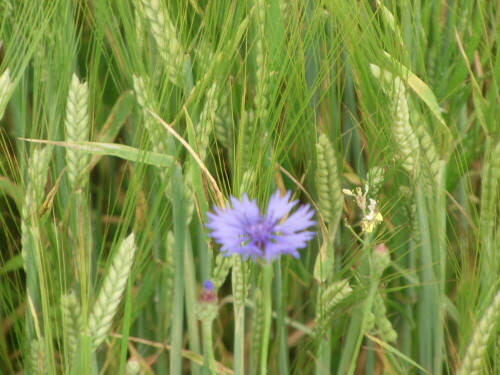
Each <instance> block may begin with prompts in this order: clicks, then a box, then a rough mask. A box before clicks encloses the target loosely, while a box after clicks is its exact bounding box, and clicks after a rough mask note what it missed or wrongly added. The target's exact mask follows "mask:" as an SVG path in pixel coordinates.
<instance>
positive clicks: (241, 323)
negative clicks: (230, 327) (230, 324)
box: [233, 303, 245, 375]
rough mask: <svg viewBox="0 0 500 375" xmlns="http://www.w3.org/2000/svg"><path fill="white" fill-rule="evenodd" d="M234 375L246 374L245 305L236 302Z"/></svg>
mask: <svg viewBox="0 0 500 375" xmlns="http://www.w3.org/2000/svg"><path fill="white" fill-rule="evenodd" d="M233 367H234V375H244V374H245V306H244V305H240V304H238V303H235V304H234V366H233Z"/></svg>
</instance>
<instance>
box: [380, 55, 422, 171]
mask: <svg viewBox="0 0 500 375" xmlns="http://www.w3.org/2000/svg"><path fill="white" fill-rule="evenodd" d="M370 70H371V72H372V74H373V76H374V77H375V78H377V79H378V80H379V84H380V88H381V89H382V91H383V92H384V93H385V94H386V95H387V96H388V97H389V101H390V109H391V112H392V116H393V124H392V125H393V126H392V131H393V137H394V142H395V143H396V145H397V147H398V152H399V156H400V158H401V164H402V166H403V168H404V169H406V171H407V172H408V173H409V174H410V175H414V174H416V172H417V170H416V167H417V160H418V155H419V154H420V145H419V142H418V138H417V135H416V134H415V131H414V130H413V128H412V126H411V124H410V110H409V107H408V100H407V98H406V88H405V85H404V83H403V81H402V80H401V78H399V77H397V76H393V75H392V74H391V73H390V72H388V71H387V70H382V69H380V67H378V66H377V65H373V64H370Z"/></svg>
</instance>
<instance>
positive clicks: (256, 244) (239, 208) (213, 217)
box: [206, 190, 315, 262]
mask: <svg viewBox="0 0 500 375" xmlns="http://www.w3.org/2000/svg"><path fill="white" fill-rule="evenodd" d="M289 199H290V192H287V193H286V195H285V196H283V197H280V193H279V190H277V191H276V193H274V194H273V195H272V196H271V198H270V199H269V203H268V205H267V211H266V212H265V213H261V212H260V210H259V207H258V206H257V203H256V200H255V199H254V200H252V201H251V200H249V199H248V196H247V195H246V194H243V198H242V199H241V200H237V199H236V198H234V197H231V204H232V207H231V208H229V207H227V208H224V209H219V208H217V207H215V208H214V210H215V213H211V212H209V213H207V216H208V219H209V222H208V224H207V225H206V226H207V228H209V229H211V230H212V233H210V236H211V237H213V238H214V239H215V241H216V242H217V243H219V244H220V245H222V247H221V251H222V252H224V253H225V255H233V254H239V255H241V256H242V257H243V258H244V259H246V258H248V257H251V258H252V259H253V260H254V261H255V260H256V259H257V258H265V259H266V260H267V261H268V262H269V261H270V260H272V259H274V258H278V257H279V256H280V255H281V254H291V255H292V256H294V257H295V258H298V257H299V253H298V251H297V250H298V249H302V248H304V247H306V242H307V241H309V240H310V239H311V238H313V237H314V235H315V232H310V231H306V230H305V229H307V228H308V227H310V226H311V225H313V224H315V222H314V221H312V220H311V218H312V217H313V215H314V210H312V209H309V205H303V206H300V207H299V208H298V209H297V211H295V212H294V213H293V214H291V215H290V216H288V218H286V219H285V220H283V218H284V217H285V216H286V215H288V213H289V212H290V210H291V209H292V208H293V207H294V206H295V205H296V204H297V202H298V201H296V200H295V201H293V202H289Z"/></svg>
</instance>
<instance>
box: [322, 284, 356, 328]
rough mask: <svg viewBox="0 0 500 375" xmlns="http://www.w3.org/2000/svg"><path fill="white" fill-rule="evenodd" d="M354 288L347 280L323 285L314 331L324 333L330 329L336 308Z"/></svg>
mask: <svg viewBox="0 0 500 375" xmlns="http://www.w3.org/2000/svg"><path fill="white" fill-rule="evenodd" d="M351 292H352V288H351V287H350V285H349V282H348V281H347V280H341V281H337V282H334V283H332V284H330V285H328V286H325V287H321V290H320V298H319V301H318V303H319V304H320V306H319V308H317V309H316V324H315V325H314V331H315V332H316V334H317V335H322V334H323V333H324V332H325V330H327V329H328V325H329V324H330V322H331V320H332V319H333V315H334V313H335V308H336V307H337V305H338V304H339V303H340V302H341V301H342V300H344V299H345V298H346V297H347V296H348V295H349V294H351Z"/></svg>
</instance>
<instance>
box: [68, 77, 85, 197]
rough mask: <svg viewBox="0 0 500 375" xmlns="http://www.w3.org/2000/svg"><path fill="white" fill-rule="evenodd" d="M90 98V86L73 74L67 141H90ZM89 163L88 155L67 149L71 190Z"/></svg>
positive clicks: (70, 88) (69, 100)
mask: <svg viewBox="0 0 500 375" xmlns="http://www.w3.org/2000/svg"><path fill="white" fill-rule="evenodd" d="M88 96H89V88H88V84H87V83H80V80H79V79H78V77H77V76H76V74H73V77H72V78H71V83H70V87H69V92H68V101H67V103H66V120H65V123H64V127H65V130H66V141H69V142H77V141H88V139H89V135H90V125H89V109H88ZM88 162H89V154H88V153H86V152H84V151H82V150H77V149H74V148H69V147H68V148H66V165H67V174H68V179H69V183H70V186H71V188H74V187H75V186H76V185H77V182H78V179H79V177H80V175H81V174H82V172H83V171H84V169H85V167H86V166H87V164H88ZM83 185H85V183H83ZM82 187H83V186H82Z"/></svg>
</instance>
